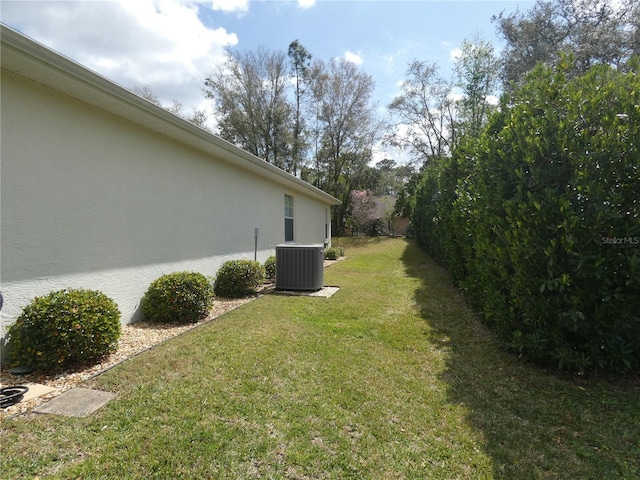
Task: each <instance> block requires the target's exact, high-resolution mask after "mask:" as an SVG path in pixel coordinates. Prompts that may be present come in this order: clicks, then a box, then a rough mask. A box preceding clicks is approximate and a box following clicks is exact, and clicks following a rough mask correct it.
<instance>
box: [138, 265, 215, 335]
mask: <svg viewBox="0 0 640 480" xmlns="http://www.w3.org/2000/svg"><path fill="white" fill-rule="evenodd" d="M213 298H214V293H213V287H212V286H211V282H210V281H209V280H208V279H207V277H205V276H204V275H202V274H201V273H197V272H175V273H169V274H167V275H163V276H161V277H160V278H158V279H156V280H154V281H153V282H152V283H151V285H149V289H148V290H147V292H146V293H145V294H144V296H143V297H142V303H141V308H142V315H143V317H144V319H145V320H148V321H150V322H154V323H195V322H197V321H198V320H201V319H203V318H205V317H206V316H207V315H208V314H209V311H210V310H211V307H212V305H213Z"/></svg>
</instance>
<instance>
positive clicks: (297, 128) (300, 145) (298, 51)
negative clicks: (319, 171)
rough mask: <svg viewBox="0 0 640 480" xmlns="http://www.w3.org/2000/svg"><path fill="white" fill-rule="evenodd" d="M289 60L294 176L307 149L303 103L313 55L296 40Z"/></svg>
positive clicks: (290, 51)
mask: <svg viewBox="0 0 640 480" xmlns="http://www.w3.org/2000/svg"><path fill="white" fill-rule="evenodd" d="M288 56H289V60H290V62H291V73H292V74H293V79H294V82H295V85H294V89H295V114H294V116H295V125H294V128H293V145H292V152H291V164H292V166H291V173H293V174H294V175H295V174H296V173H297V171H298V165H300V164H301V163H302V160H303V156H304V153H305V150H306V147H307V143H306V142H305V139H304V137H303V136H302V133H303V132H304V117H303V116H302V108H301V103H302V99H303V96H304V95H305V93H306V89H305V88H304V84H305V83H306V81H307V78H308V74H309V62H310V61H311V54H310V53H309V52H307V50H306V49H305V48H304V47H303V46H302V45H301V44H300V42H298V40H294V41H293V42H291V44H290V45H289V50H288Z"/></svg>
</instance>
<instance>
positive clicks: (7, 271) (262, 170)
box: [0, 25, 340, 337]
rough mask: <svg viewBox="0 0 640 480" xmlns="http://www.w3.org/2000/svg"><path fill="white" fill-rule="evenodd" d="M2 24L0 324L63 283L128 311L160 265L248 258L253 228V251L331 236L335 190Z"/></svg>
mask: <svg viewBox="0 0 640 480" xmlns="http://www.w3.org/2000/svg"><path fill="white" fill-rule="evenodd" d="M0 29H1V31H0V32H1V39H0V43H1V49H2V51H1V61H2V77H1V118H0V121H1V124H0V126H1V131H2V133H1V144H0V147H1V149H0V155H1V160H0V161H1V164H0V181H1V185H0V188H1V190H0V192H1V199H0V200H1V203H0V210H1V224H0V290H1V291H2V294H3V296H4V306H3V309H2V311H1V312H0V316H1V321H2V323H1V326H2V330H1V331H0V337H2V336H3V335H4V334H5V332H6V330H5V329H6V327H7V326H8V325H9V324H11V323H12V322H13V321H15V319H16V317H17V316H18V315H19V314H20V312H21V311H22V308H23V307H24V306H25V305H27V304H28V303H29V302H30V301H31V300H32V299H33V298H34V297H35V296H37V295H43V294H46V293H48V292H50V291H52V290H58V289H62V288H67V287H72V288H89V289H97V290H100V291H102V292H104V293H105V294H107V295H108V296H110V297H111V298H112V299H114V300H115V301H116V303H117V304H118V306H119V308H120V311H121V312H122V322H123V323H127V322H131V321H135V320H136V319H137V315H138V314H137V313H136V312H137V309H138V305H139V302H140V299H141V297H142V295H143V294H144V292H145V291H146V290H147V288H148V286H149V284H150V283H151V282H152V281H153V280H155V279H156V278H158V277H159V276H161V275H163V274H166V273H170V272H176V271H184V270H190V271H197V272H201V273H203V274H205V275H211V276H213V275H215V273H216V272H217V270H218V268H219V267H220V265H221V264H222V263H223V262H224V261H226V260H230V259H240V258H245V259H251V260H253V259H254V255H255V253H256V252H255V251H254V248H255V232H256V228H259V229H260V231H259V237H258V239H257V260H259V261H261V262H263V261H264V260H265V259H266V258H267V257H269V256H270V255H274V254H275V246H276V245H277V244H281V243H284V242H285V240H293V241H294V242H297V243H305V244H306V243H312V244H318V243H323V242H324V241H325V239H330V238H331V230H330V229H331V223H330V218H331V211H330V209H331V207H332V206H333V205H337V204H339V203H340V202H339V201H338V200H337V199H336V198H334V197H332V196H330V195H328V194H327V193H325V192H323V191H321V190H319V189H317V188H315V187H313V186H311V185H309V184H308V183H306V182H304V181H302V180H300V179H298V178H296V177H294V176H292V175H290V174H288V173H286V172H284V171H282V170H280V169H279V168H277V167H274V166H273V165H271V164H269V163H267V162H265V161H263V160H262V159H260V158H257V157H254V156H252V155H251V154H249V153H247V152H245V151H243V150H241V149H239V148H237V147H235V146H233V145H232V144H230V143H228V142H226V141H224V140H222V139H221V138H219V137H217V136H215V135H213V134H211V133H208V132H207V131H205V130H202V129H200V128H198V127H196V126H194V125H192V124H190V123H188V122H187V121H185V120H183V119H181V118H179V117H177V116H175V115H173V114H171V113H169V112H167V111H166V110H164V109H162V108H160V107H158V106H156V105H154V104H152V103H150V102H148V101H146V100H144V99H143V98H141V97H139V96H138V95H136V94H134V93H132V92H130V91H129V90H127V89H124V88H122V87H120V86H118V85H116V84H115V83H113V82H111V81H110V80H109V79H107V78H105V77H102V76H100V75H98V74H96V73H94V72H92V71H90V70H88V69H86V68H85V67H83V66H82V65H79V64H78V63H75V62H73V61H71V60H69V59H68V58H65V57H63V56H61V55H59V54H58V53H56V52H54V51H52V50H50V49H49V48H47V47H45V46H43V45H41V44H39V43H37V42H35V41H33V40H31V39H29V38H27V37H25V36H23V35H22V34H20V33H18V32H16V31H14V30H12V29H10V28H8V27H6V26H4V25H2V26H0ZM285 198H286V199H287V202H289V207H290V206H291V201H292V202H293V211H292V212H291V208H288V209H287V216H288V217H289V219H288V220H287V224H288V226H291V223H293V239H290V238H287V239H286V238H285ZM291 214H293V217H292V218H293V219H292V220H291Z"/></svg>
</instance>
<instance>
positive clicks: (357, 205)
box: [349, 190, 378, 234]
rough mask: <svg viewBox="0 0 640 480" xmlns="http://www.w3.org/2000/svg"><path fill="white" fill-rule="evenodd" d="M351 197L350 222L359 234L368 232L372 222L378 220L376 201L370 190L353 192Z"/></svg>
mask: <svg viewBox="0 0 640 480" xmlns="http://www.w3.org/2000/svg"><path fill="white" fill-rule="evenodd" d="M349 196H350V200H351V201H350V208H349V213H350V216H349V218H350V221H351V225H352V226H353V227H355V228H356V229H357V231H358V233H359V234H362V233H364V232H365V231H366V229H367V226H368V225H369V224H371V222H373V221H375V220H377V218H378V217H377V215H376V200H375V197H374V196H373V194H372V193H371V191H369V190H352V191H351V192H350V194H349Z"/></svg>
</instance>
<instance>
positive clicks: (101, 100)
mask: <svg viewBox="0 0 640 480" xmlns="http://www.w3.org/2000/svg"><path fill="white" fill-rule="evenodd" d="M0 45H1V49H2V51H1V53H0V59H1V60H2V69H3V70H7V71H9V72H12V73H13V74H15V75H18V76H21V77H24V78H27V79H29V80H31V81H33V82H36V83H39V84H41V85H43V86H46V87H48V88H51V89H53V90H56V91H58V92H60V93H63V94H65V95H68V96H70V97H72V98H75V99H77V100H79V101H81V102H84V103H87V104H89V105H91V106H93V107H96V108H99V109H101V110H104V111H106V112H109V113H111V114H113V115H116V116H118V117H121V118H124V119H126V120H128V121H130V122H132V123H135V124H137V125H140V126H142V127H144V128H147V129H149V130H152V131H155V132H157V133H160V134H161V135H163V136H166V137H168V138H172V139H174V140H176V141H178V142H180V143H183V144H185V145H188V146H190V147H193V148H196V149H198V150H201V151H203V152H205V153H208V154H210V155H212V156H213V157H215V158H217V159H220V160H223V161H225V162H228V163H231V164H233V165H235V166H237V167H239V168H242V169H244V170H248V171H251V172H253V173H255V174H257V175H259V176H262V177H265V178H268V179H269V180H271V181H274V182H276V183H279V184H282V185H284V186H285V187H287V188H288V189H291V190H293V191H297V192H301V193H304V194H306V195H309V196H310V197H312V198H316V199H318V200H321V201H322V202H324V203H325V204H328V205H340V204H341V203H342V202H341V201H340V200H338V199H337V198H335V197H333V196H332V195H329V194H328V193H326V192H324V191H322V190H320V189H319V188H317V187H314V186H313V185H311V184H309V183H307V182H305V181H303V180H301V179H299V178H297V177H295V176H294V175H291V174H290V173H288V172H285V171H284V170H282V169H280V168H278V167H276V166H274V165H272V164H270V163H268V162H267V161H265V160H263V159H261V158H258V157H256V156H255V155H252V154H250V153H249V152H246V151H245V150H242V149H241V148H238V147H236V146H235V145H233V144H231V143H229V142H227V141H226V140H223V139H222V138H220V137H218V136H217V135H214V134H212V133H210V132H207V131H206V130H203V129H201V128H200V127H197V126H196V125H193V124H192V123H190V122H188V121H186V120H184V119H182V118H180V117H178V116H177V115H174V114H172V113H170V112H168V111H167V110H165V109H164V108H162V107H160V106H158V105H156V104H154V103H152V102H149V101H148V100H146V99H144V98H142V97H140V96H139V95H137V94H135V93H133V92H131V91H130V90H127V89H126V88H124V87H122V86H120V85H118V84H116V83H114V82H112V81H111V80H109V79H108V78H106V77H104V76H102V75H100V74H98V73H96V72H93V71H91V70H89V69H87V68H86V67H84V66H82V65H80V64H79V63H77V62H75V61H73V60H71V59H69V58H67V57H65V56H63V55H61V54H59V53H57V52H54V51H53V50H51V49H49V48H48V47H46V46H44V45H42V44H40V43H38V42H36V41H34V40H32V39H30V38H29V37H26V36H25V35H23V34H21V33H19V32H17V31H16V30H14V29H12V28H11V27H8V26H7V25H5V24H0Z"/></svg>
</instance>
